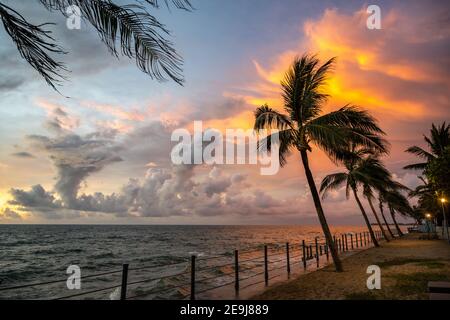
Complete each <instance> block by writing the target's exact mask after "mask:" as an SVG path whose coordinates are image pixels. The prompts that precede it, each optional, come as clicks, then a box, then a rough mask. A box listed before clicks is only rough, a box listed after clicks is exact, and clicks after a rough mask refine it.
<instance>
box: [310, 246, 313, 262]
mask: <svg viewBox="0 0 450 320" xmlns="http://www.w3.org/2000/svg"><path fill="white" fill-rule="evenodd" d="M312 257H313V253H312V245H311V244H310V245H309V258H310V259H312Z"/></svg>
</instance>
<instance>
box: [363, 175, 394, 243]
mask: <svg viewBox="0 0 450 320" xmlns="http://www.w3.org/2000/svg"><path fill="white" fill-rule="evenodd" d="M363 195H364V197H365V198H366V199H367V202H368V203H369V207H370V209H371V210H372V213H373V216H374V217H375V220H376V221H377V224H378V227H379V228H380V230H381V233H382V234H383V238H384V239H385V240H386V241H387V242H389V241H390V240H389V237H388V236H387V234H386V231H385V230H384V228H383V224H382V223H381V221H380V218H379V217H378V213H377V211H376V210H375V206H374V205H373V199H374V198H375V196H374V191H373V188H372V186H371V185H370V184H369V182H368V181H367V182H365V183H364V186H363ZM385 224H386V225H387V223H386V219H385ZM391 234H392V233H391ZM392 237H393V235H392Z"/></svg>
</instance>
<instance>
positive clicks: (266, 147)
mask: <svg viewBox="0 0 450 320" xmlns="http://www.w3.org/2000/svg"><path fill="white" fill-rule="evenodd" d="M276 134H278V142H279V144H278V146H279V150H278V155H279V160H280V166H282V167H283V166H284V165H285V164H286V162H287V157H288V156H289V155H290V152H291V149H292V148H293V147H295V145H296V134H295V131H294V130H293V129H286V130H281V131H278V132H277V133H276ZM274 135H275V133H272V134H270V135H268V136H267V137H264V138H262V139H260V140H258V150H263V151H268V152H272V144H273V141H274Z"/></svg>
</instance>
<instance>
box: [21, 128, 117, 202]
mask: <svg viewBox="0 0 450 320" xmlns="http://www.w3.org/2000/svg"><path fill="white" fill-rule="evenodd" d="M28 139H29V140H30V141H31V142H32V144H33V146H34V147H35V148H37V149H38V150H40V151H44V152H46V153H47V154H48V156H49V157H50V159H51V160H52V161H53V164H54V165H55V167H56V169H57V172H58V174H57V177H56V179H57V182H56V184H55V190H56V192H57V193H58V194H59V196H60V197H61V200H62V201H63V203H64V204H66V205H67V206H68V207H70V208H76V207H77V193H78V190H79V189H80V185H81V183H82V182H83V181H84V180H85V179H87V178H88V177H89V176H90V175H91V174H92V173H94V172H98V171H100V170H102V169H103V168H104V167H105V166H107V165H109V164H112V163H114V162H118V161H121V160H122V159H121V158H120V157H119V156H118V155H117V152H118V148H117V146H116V145H115V144H114V141H112V140H108V139H92V138H86V137H82V136H79V135H76V134H67V135H63V136H59V137H56V138H49V137H46V136H37V135H33V136H28Z"/></svg>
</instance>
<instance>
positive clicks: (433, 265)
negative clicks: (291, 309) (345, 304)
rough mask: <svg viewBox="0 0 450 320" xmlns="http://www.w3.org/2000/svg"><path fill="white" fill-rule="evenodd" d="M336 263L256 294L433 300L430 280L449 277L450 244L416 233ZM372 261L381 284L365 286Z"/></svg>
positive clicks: (269, 296) (305, 297)
mask: <svg viewBox="0 0 450 320" xmlns="http://www.w3.org/2000/svg"><path fill="white" fill-rule="evenodd" d="M343 264H344V272H342V273H336V272H335V271H334V268H333V265H330V266H327V267H325V268H323V269H320V270H318V271H315V272H312V273H309V274H305V275H301V276H299V277H298V278H296V279H295V280H291V281H288V282H284V283H281V284H278V285H275V286H273V287H271V288H268V289H267V290H266V291H265V292H263V293H262V294H259V295H256V296H254V297H253V299H283V300H284V299H364V300H365V299H402V300H404V299H428V294H427V292H426V287H427V282H428V281H450V245H449V244H448V243H446V242H445V241H443V240H420V239H419V235H417V234H408V235H405V236H404V237H403V238H401V239H396V240H393V241H390V242H383V243H382V245H381V247H380V248H370V249H367V250H365V251H362V252H359V253H357V254H354V255H352V256H349V257H347V258H345V259H343ZM369 265H378V266H379V267H380V268H381V289H380V290H369V289H367V286H366V281H367V278H368V277H369V274H367V273H366V271H367V267H368V266H369Z"/></svg>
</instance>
